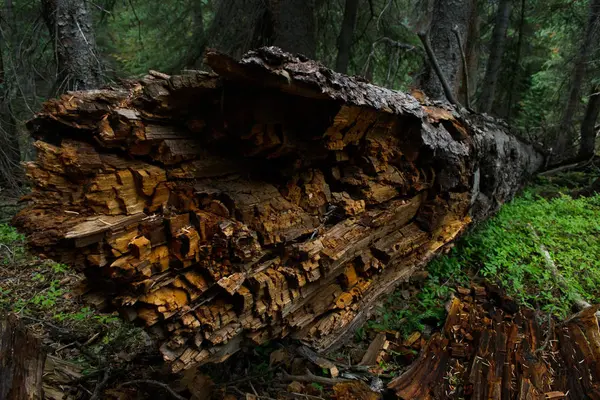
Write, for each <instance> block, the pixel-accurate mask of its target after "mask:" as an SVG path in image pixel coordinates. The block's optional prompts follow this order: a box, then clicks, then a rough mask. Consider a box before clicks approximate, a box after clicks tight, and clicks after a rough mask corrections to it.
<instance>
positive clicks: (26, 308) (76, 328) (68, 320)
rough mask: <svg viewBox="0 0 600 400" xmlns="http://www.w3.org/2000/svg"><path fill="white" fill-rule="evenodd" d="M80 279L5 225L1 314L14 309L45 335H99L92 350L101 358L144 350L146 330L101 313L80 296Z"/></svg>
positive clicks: (0, 247)
mask: <svg viewBox="0 0 600 400" xmlns="http://www.w3.org/2000/svg"><path fill="white" fill-rule="evenodd" d="M81 279H82V276H81V275H80V274H79V273H77V272H76V271H74V270H72V269H71V268H70V267H69V266H67V265H64V264H60V263H56V262H54V261H51V260H41V259H39V258H38V257H35V256H34V255H32V254H31V253H29V252H28V251H27V249H26V246H25V238H24V237H23V235H21V234H19V233H18V232H17V231H16V229H15V228H13V227H11V226H10V225H7V224H0V315H1V314H4V313H15V314H16V315H18V316H19V317H21V318H22V319H23V321H24V322H25V323H26V325H28V326H31V328H32V329H33V330H34V331H35V332H36V334H40V335H41V336H43V337H47V335H46V334H45V332H52V333H57V334H58V336H59V339H61V338H62V337H67V338H69V340H73V341H80V342H86V341H87V340H88V339H89V338H90V337H97V340H95V341H94V343H90V345H89V346H88V350H87V351H88V354H92V353H93V354H96V355H97V356H96V358H97V359H101V358H105V357H108V358H110V357H113V358H114V357H115V356H114V355H115V354H121V355H122V354H137V353H140V352H142V351H144V350H145V346H147V343H146V335H145V334H144V332H143V330H142V329H141V328H138V327H134V326H132V325H130V324H128V323H126V322H124V321H122V320H121V319H120V318H119V317H118V316H117V315H115V314H107V313H101V312H98V311H97V310H94V309H93V308H92V307H89V306H88V305H86V304H85V303H84V302H83V301H82V299H81V298H79V297H78V296H77V295H75V293H76V292H77V289H78V287H79V286H80V285H81ZM47 342H48V343H49V346H50V347H56V348H62V347H63V344H60V343H55V342H53V340H52V339H51V338H47ZM65 351H66V350H65ZM61 355H63V356H64V354H61ZM124 357H126V356H124ZM127 357H128V356H127ZM127 357H126V358H127ZM76 358H77V359H79V358H81V357H76ZM79 361H81V360H79ZM79 361H77V363H79ZM81 362H82V363H83V364H85V365H87V364H89V363H87V361H86V362H83V361H81Z"/></svg>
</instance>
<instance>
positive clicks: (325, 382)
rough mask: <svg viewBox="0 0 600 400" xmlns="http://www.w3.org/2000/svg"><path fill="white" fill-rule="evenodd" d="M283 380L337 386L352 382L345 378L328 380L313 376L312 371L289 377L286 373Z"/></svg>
mask: <svg viewBox="0 0 600 400" xmlns="http://www.w3.org/2000/svg"><path fill="white" fill-rule="evenodd" d="M283 379H284V380H286V381H291V382H293V381H298V382H308V383H312V382H316V383H322V384H323V385H331V386H333V385H336V384H338V383H341V382H350V379H344V378H326V377H324V376H317V375H314V374H312V373H311V372H310V371H308V370H307V371H306V374H305V375H289V374H288V373H286V372H284V375H283Z"/></svg>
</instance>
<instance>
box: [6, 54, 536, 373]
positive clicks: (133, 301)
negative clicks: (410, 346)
mask: <svg viewBox="0 0 600 400" xmlns="http://www.w3.org/2000/svg"><path fill="white" fill-rule="evenodd" d="M206 59H207V63H208V65H209V66H210V67H211V68H212V69H213V71H216V73H217V74H218V75H214V74H207V73H190V74H186V75H183V76H172V77H168V76H164V75H161V74H154V75H153V76H149V77H146V78H144V79H142V80H141V81H139V82H137V83H138V84H131V85H126V88H121V89H110V90H101V91H91V92H79V93H74V94H69V95H64V96H63V97H62V98H60V99H57V100H51V101H50V102H48V103H46V104H45V106H44V109H43V110H42V112H41V113H40V114H38V115H37V116H36V117H35V118H34V119H33V120H32V121H31V123H30V124H29V127H30V129H31V130H32V133H33V134H34V135H35V136H36V137H37V138H40V141H38V142H37V143H36V148H37V149H38V152H37V154H38V158H37V161H36V162H34V163H29V164H28V165H27V171H28V176H29V177H30V179H31V182H32V185H33V187H34V189H33V192H32V193H31V199H32V203H31V205H30V206H29V208H27V209H26V210H24V211H22V212H21V213H20V214H19V215H18V216H17V217H16V218H15V220H14V223H15V224H16V225H17V226H19V227H20V228H21V229H22V230H23V231H24V232H26V233H27V234H28V238H29V243H30V244H31V246H32V248H33V249H36V250H37V251H40V252H42V251H43V252H44V254H46V255H47V256H49V257H52V258H54V259H57V260H61V261H62V262H63V263H68V264H71V265H73V266H74V267H76V268H78V269H79V270H81V271H83V272H84V273H85V274H86V275H87V278H88V279H87V281H88V282H89V283H90V285H91V286H90V290H91V291H95V292H96V293H98V294H100V295H102V296H105V297H106V298H107V300H108V301H109V302H112V304H113V305H114V306H115V307H116V308H117V309H119V310H120V311H121V313H122V315H123V316H124V317H125V318H127V319H129V320H135V321H137V322H139V323H140V324H144V325H145V326H146V327H147V328H148V330H149V332H151V333H152V334H153V335H156V337H157V340H159V341H160V343H161V350H160V351H161V353H162V355H163V357H164V358H165V360H167V361H168V362H169V364H170V366H171V369H172V370H173V371H180V370H182V369H184V368H189V367H191V366H193V365H194V364H198V363H201V364H202V363H207V362H218V361H222V360H223V359H225V358H226V357H228V356H229V355H230V354H232V353H233V352H235V351H236V350H237V349H238V348H239V347H240V346H241V345H242V344H243V343H245V342H249V343H254V344H260V343H264V342H265V341H267V340H270V339H273V338H278V337H283V336H287V335H293V336H294V337H295V338H297V339H301V340H303V341H304V342H306V343H309V344H311V345H312V346H313V347H314V348H316V349H318V350H324V349H331V348H336V347H338V346H339V345H341V344H342V343H343V342H344V340H345V339H347V338H348V335H351V334H352V332H353V331H354V330H355V329H356V328H357V327H358V326H359V325H360V324H361V323H362V322H363V321H364V319H365V318H366V317H367V316H368V315H369V313H370V312H371V310H372V308H373V307H374V305H375V302H376V300H377V299H378V298H379V297H380V296H382V295H384V294H386V293H388V292H389V291H390V290H392V289H393V288H394V285H395V284H396V283H398V282H400V281H402V280H404V279H406V278H408V277H409V276H410V275H411V274H412V273H413V272H414V271H415V270H417V269H418V268H421V267H422V266H423V265H424V264H425V263H426V262H427V261H428V260H430V259H431V258H432V257H434V256H435V255H436V254H437V253H438V252H439V251H441V249H442V248H443V247H444V246H445V245H446V244H448V243H449V242H450V241H452V240H453V239H454V238H456V237H457V236H459V235H460V234H461V233H462V232H463V231H464V230H465V229H466V228H467V227H468V226H469V224H470V223H471V221H480V220H482V219H484V218H486V217H487V216H489V215H490V214H492V213H494V212H495V211H497V210H498V208H499V207H500V204H502V203H503V202H505V201H507V200H509V199H510V198H512V196H513V195H514V193H515V192H516V190H517V189H518V188H519V186H520V185H521V182H522V181H523V180H524V179H525V178H526V177H528V176H529V175H530V174H532V173H533V172H534V171H535V170H536V169H537V168H538V167H539V166H540V165H541V164H542V162H543V159H542V157H541V156H540V155H539V154H538V153H537V152H536V151H535V150H534V149H533V147H532V146H530V145H526V144H524V143H522V142H520V141H519V140H517V139H516V138H515V137H514V136H511V135H510V134H509V133H508V132H507V131H506V130H505V129H504V128H503V127H502V126H501V125H500V124H498V123H497V122H496V121H494V120H492V119H489V118H485V117H481V116H476V115H474V114H466V115H462V114H461V111H460V110H457V109H454V108H452V107H451V106H444V107H440V106H435V105H434V104H431V103H424V104H421V103H419V101H417V100H416V99H415V98H413V97H411V96H409V95H407V94H404V93H401V92H397V91H392V90H389V89H385V88H381V87H376V86H374V85H371V84H367V83H365V82H364V81H362V80H358V79H355V78H351V77H348V76H345V75H342V74H339V73H336V72H334V71H331V70H329V69H327V68H325V67H323V66H322V65H320V64H318V63H316V62H314V61H310V60H306V59H305V58H304V57H301V56H295V55H292V54H289V53H284V52H282V51H281V50H280V49H278V48H276V47H267V48H262V49H259V50H257V51H253V52H249V53H248V54H247V55H246V56H245V57H244V58H243V59H242V60H241V61H239V62H236V61H234V60H233V59H231V58H229V57H227V56H224V55H223V54H219V53H216V52H214V51H209V52H208V53H207V57H206ZM140 85H141V87H140ZM190 105H193V107H191V106H190ZM148 116H149V117H148ZM57 132H59V133H62V132H65V134H64V135H63V138H62V139H63V140H62V142H60V144H57V143H58V142H57V140H56V133H57ZM107 282H110V285H108V286H105V284H106V283H107ZM109 287H110V288H109Z"/></svg>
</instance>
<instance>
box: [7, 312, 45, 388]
mask: <svg viewBox="0 0 600 400" xmlns="http://www.w3.org/2000/svg"><path fill="white" fill-rule="evenodd" d="M45 359H46V356H45V354H44V352H43V350H42V346H41V341H40V340H39V339H37V338H35V337H33V336H32V335H31V334H30V333H29V332H27V330H26V329H25V328H24V327H23V325H22V324H21V322H20V321H19V319H18V318H17V317H16V316H14V315H9V316H8V317H1V318H0V399H3V400H42V398H43V396H42V373H43V372H44V360H45Z"/></svg>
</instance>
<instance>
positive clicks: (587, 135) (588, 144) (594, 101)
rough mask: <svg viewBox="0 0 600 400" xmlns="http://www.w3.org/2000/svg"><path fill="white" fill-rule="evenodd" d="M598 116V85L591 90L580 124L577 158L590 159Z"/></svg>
mask: <svg viewBox="0 0 600 400" xmlns="http://www.w3.org/2000/svg"><path fill="white" fill-rule="evenodd" d="M598 114H600V85H596V86H594V87H593V88H592V93H591V94H590V99H589V102H588V106H587V109H586V111H585V117H584V118H583V122H582V123H581V144H580V147H579V157H581V158H590V157H592V156H593V155H594V153H595V150H596V126H595V125H596V120H597V119H598Z"/></svg>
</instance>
